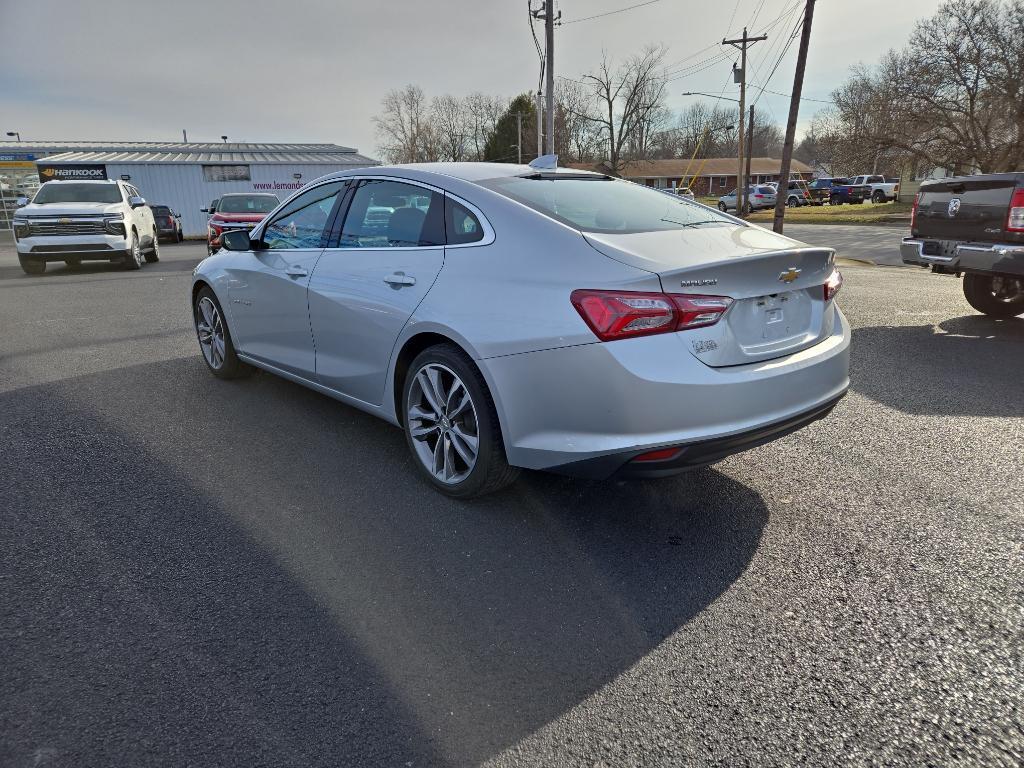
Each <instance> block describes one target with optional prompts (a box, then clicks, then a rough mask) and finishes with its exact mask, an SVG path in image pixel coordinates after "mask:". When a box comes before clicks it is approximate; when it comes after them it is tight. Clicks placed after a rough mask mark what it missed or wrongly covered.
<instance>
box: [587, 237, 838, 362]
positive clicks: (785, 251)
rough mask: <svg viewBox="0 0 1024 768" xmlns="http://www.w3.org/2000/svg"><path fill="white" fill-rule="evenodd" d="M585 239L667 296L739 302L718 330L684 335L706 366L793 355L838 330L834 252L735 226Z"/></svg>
mask: <svg viewBox="0 0 1024 768" xmlns="http://www.w3.org/2000/svg"><path fill="white" fill-rule="evenodd" d="M585 237H586V239H587V241H588V242H589V243H590V245H591V246H593V247H594V248H595V249H596V250H598V251H600V252H601V253H603V254H604V255H606V256H608V257H610V258H613V259H615V260H617V261H621V262H623V263H625V264H629V265H630V266H633V267H639V268H640V269H646V270H648V271H650V272H654V273H656V274H657V275H658V277H659V278H660V279H661V285H662V289H663V290H664V291H665V292H666V293H676V294H697V295H706V296H728V297H730V298H731V299H732V300H733V302H732V304H731V306H730V307H729V309H728V311H727V312H726V313H725V315H724V317H723V318H722V319H721V320H719V322H718V323H716V324H715V325H712V326H708V327H706V328H695V329H693V330H687V331H681V332H680V335H681V336H682V337H684V338H685V341H686V342H687V349H688V350H689V351H690V353H691V354H692V355H693V356H694V357H696V358H697V359H698V360H701V361H702V362H704V363H706V364H707V365H710V366H714V367H720V366H728V365H743V364H746V363H754V362H759V361H762V360H770V359H772V358H774V357H781V356H783V355H789V354H793V353H794V352H799V351H800V350H802V349H806V348H807V347H810V346H812V345H814V344H817V343H818V342H819V341H821V340H823V339H825V338H827V337H828V336H829V335H830V334H831V332H832V318H833V313H832V312H826V309H827V308H828V307H827V305H826V303H825V298H824V288H823V286H824V284H825V281H826V280H827V279H828V277H829V275H830V274H831V273H832V269H833V262H834V256H835V255H834V252H833V251H832V250H831V249H829V248H812V247H809V246H807V245H804V244H803V243H800V242H798V241H796V240H791V239H790V238H788V237H783V236H782V235H777V234H775V233H774V232H770V231H768V230H765V229H761V228H760V227H751V226H736V225H732V224H710V225H707V226H700V227H693V228H688V229H685V230H667V231H658V232H638V233H631V234H598V233H589V232H588V233H585Z"/></svg>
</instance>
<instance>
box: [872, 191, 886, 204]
mask: <svg viewBox="0 0 1024 768" xmlns="http://www.w3.org/2000/svg"><path fill="white" fill-rule="evenodd" d="M871 202H872V203H875V204H876V205H877V204H878V203H884V202H885V192H883V191H882V190H880V189H876V190H875V191H874V192H872V193H871Z"/></svg>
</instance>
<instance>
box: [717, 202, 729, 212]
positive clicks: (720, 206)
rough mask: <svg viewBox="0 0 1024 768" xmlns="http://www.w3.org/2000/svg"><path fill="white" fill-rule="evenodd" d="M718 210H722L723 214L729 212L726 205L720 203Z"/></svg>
mask: <svg viewBox="0 0 1024 768" xmlns="http://www.w3.org/2000/svg"><path fill="white" fill-rule="evenodd" d="M718 210H720V211H721V212H722V213H727V212H728V211H729V209H728V208H727V207H726V205H725V203H719V204H718Z"/></svg>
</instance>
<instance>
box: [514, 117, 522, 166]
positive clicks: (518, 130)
mask: <svg viewBox="0 0 1024 768" xmlns="http://www.w3.org/2000/svg"><path fill="white" fill-rule="evenodd" d="M516 152H517V153H518V154H519V159H518V160H517V161H516V162H518V163H519V164H520V165H522V164H523V113H522V112H516Z"/></svg>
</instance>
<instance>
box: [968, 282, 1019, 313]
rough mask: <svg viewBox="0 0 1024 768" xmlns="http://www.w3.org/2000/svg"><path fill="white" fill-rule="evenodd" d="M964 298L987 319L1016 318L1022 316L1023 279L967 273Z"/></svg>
mask: <svg viewBox="0 0 1024 768" xmlns="http://www.w3.org/2000/svg"><path fill="white" fill-rule="evenodd" d="M964 297H965V298H966V299H967V303H968V304H970V305H971V306H972V307H974V308H975V309H976V310H978V311H979V312H981V313H982V314H984V315H988V316H989V317H1017V316H1018V315H1022V314H1024V278H1019V277H1003V276H1002V275H978V274H973V273H968V274H966V275H964Z"/></svg>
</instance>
